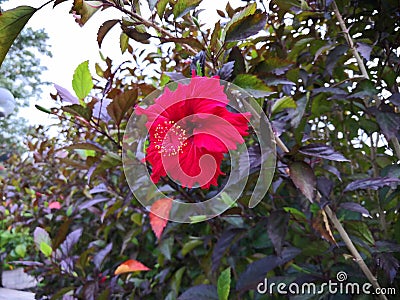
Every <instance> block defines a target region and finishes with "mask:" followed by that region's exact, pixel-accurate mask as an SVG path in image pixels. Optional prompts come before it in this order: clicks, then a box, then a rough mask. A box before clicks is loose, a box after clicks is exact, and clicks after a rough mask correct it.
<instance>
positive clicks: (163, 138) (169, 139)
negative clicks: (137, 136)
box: [154, 121, 187, 156]
mask: <svg viewBox="0 0 400 300" xmlns="http://www.w3.org/2000/svg"><path fill="white" fill-rule="evenodd" d="M154 138H155V143H156V146H155V147H156V149H158V153H160V154H161V155H163V156H174V155H178V154H179V153H182V152H183V148H184V147H185V146H186V145H187V141H186V140H187V135H186V130H185V129H183V128H182V127H181V126H180V125H177V124H175V122H174V121H164V123H163V124H158V125H157V127H156V130H155V133H154Z"/></svg>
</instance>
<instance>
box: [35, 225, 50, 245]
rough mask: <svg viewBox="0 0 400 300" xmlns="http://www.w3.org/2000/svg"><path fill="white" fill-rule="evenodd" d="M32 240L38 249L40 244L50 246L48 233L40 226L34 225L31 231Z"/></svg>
mask: <svg viewBox="0 0 400 300" xmlns="http://www.w3.org/2000/svg"><path fill="white" fill-rule="evenodd" d="M33 241H34V242H35V245H36V247H37V248H38V249H40V244H41V243H45V244H47V245H49V246H51V239H50V235H49V234H48V233H47V231H46V230H44V229H43V228H42V227H36V228H35V231H34V232H33Z"/></svg>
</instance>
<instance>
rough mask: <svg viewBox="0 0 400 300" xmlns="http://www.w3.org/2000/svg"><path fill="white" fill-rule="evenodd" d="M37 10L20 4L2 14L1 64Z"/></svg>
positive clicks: (0, 19) (0, 33)
mask: <svg viewBox="0 0 400 300" xmlns="http://www.w3.org/2000/svg"><path fill="white" fill-rule="evenodd" d="M36 10H37V9H36V8H34V7H30V6H18V7H16V8H13V9H10V10H7V11H5V12H3V13H2V14H0V66H1V64H2V63H3V60H4V58H5V57H6V54H7V52H8V50H9V49H10V47H11V45H12V44H13V42H14V40H15V39H16V38H17V36H18V34H19V33H20V32H21V30H22V28H24V26H25V24H26V23H27V22H28V20H29V19H30V18H31V17H32V15H33V14H34V13H35V12H36Z"/></svg>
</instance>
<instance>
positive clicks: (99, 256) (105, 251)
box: [93, 243, 113, 270]
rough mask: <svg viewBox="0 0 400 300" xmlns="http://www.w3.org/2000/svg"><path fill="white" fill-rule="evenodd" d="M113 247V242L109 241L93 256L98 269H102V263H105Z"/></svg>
mask: <svg viewBox="0 0 400 300" xmlns="http://www.w3.org/2000/svg"><path fill="white" fill-rule="evenodd" d="M112 247H113V244H112V243H109V244H108V245H107V246H106V247H105V248H104V249H102V250H100V251H99V252H97V254H96V255H95V256H94V257H93V263H94V265H95V266H96V268H97V269H99V270H100V268H101V264H102V263H103V261H104V259H105V258H106V256H107V255H108V254H109V253H110V252H111V250H112Z"/></svg>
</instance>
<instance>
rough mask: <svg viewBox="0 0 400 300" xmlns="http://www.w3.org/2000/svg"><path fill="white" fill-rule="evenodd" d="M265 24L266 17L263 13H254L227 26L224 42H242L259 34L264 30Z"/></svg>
mask: <svg viewBox="0 0 400 300" xmlns="http://www.w3.org/2000/svg"><path fill="white" fill-rule="evenodd" d="M266 23H267V15H266V14H263V13H255V14H252V15H249V16H246V17H244V18H241V19H239V20H238V21H237V22H235V23H233V24H232V25H231V26H229V28H228V30H227V31H226V35H225V41H226V42H233V41H242V40H244V39H246V38H248V37H250V36H252V35H255V34H257V33H258V32H260V31H261V30H262V29H264V27H265V24H266Z"/></svg>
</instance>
